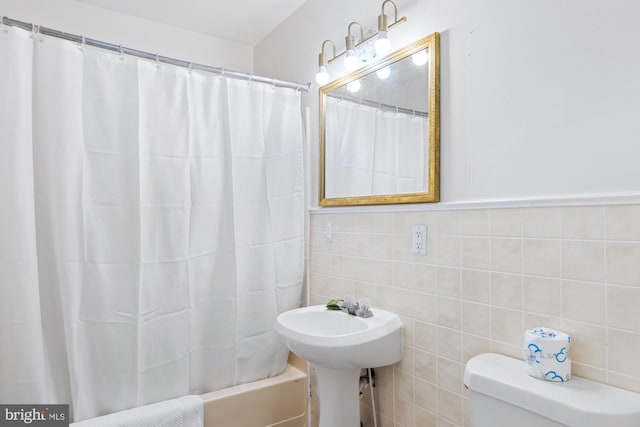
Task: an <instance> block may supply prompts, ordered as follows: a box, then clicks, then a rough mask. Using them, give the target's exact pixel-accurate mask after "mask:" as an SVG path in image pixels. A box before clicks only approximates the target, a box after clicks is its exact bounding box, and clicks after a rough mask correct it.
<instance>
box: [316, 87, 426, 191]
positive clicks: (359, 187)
mask: <svg viewBox="0 0 640 427" xmlns="http://www.w3.org/2000/svg"><path fill="white" fill-rule="evenodd" d="M325 116H326V117H325V123H326V132H325V137H326V141H325V142H326V144H325V147H326V149H325V156H326V158H325V168H326V170H327V172H326V174H325V179H326V180H327V181H326V188H325V191H326V196H327V197H349V196H356V195H358V196H362V195H371V194H375V195H380V194H399V193H417V192H422V191H425V190H426V189H427V188H426V186H427V177H428V176H429V171H428V167H429V162H428V159H427V155H428V151H427V141H428V138H429V121H428V120H427V118H426V117H421V116H414V115H413V114H406V113H401V112H396V111H389V110H383V109H379V108H374V107H369V106H366V105H361V104H359V103H357V102H353V101H349V100H341V99H336V98H333V97H327V108H326V114H325Z"/></svg>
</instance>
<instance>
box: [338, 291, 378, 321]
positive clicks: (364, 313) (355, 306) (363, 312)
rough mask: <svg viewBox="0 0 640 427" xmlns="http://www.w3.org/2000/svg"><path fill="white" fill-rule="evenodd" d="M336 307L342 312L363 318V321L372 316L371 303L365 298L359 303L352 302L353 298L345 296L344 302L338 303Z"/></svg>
mask: <svg viewBox="0 0 640 427" xmlns="http://www.w3.org/2000/svg"><path fill="white" fill-rule="evenodd" d="M338 306H339V307H340V309H341V310H342V311H343V312H345V313H347V314H351V315H353V316H358V317H363V318H365V319H366V318H367V317H371V316H373V313H372V312H371V303H370V302H369V300H368V299H367V298H362V299H361V300H360V301H358V302H354V300H353V297H349V296H347V297H346V298H345V300H344V301H342V302H339V303H338Z"/></svg>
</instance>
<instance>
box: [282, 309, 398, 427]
mask: <svg viewBox="0 0 640 427" xmlns="http://www.w3.org/2000/svg"><path fill="white" fill-rule="evenodd" d="M371 311H372V312H373V316H372V317H369V318H366V319H364V318H361V317H356V316H352V315H349V314H346V313H343V312H341V311H332V310H327V309H326V307H325V306H324V305H316V306H311V307H303V308H297V309H295V310H290V311H287V312H285V313H282V314H281V315H279V316H278V318H277V320H276V325H275V329H276V332H278V334H279V335H280V336H282V337H283V338H284V341H285V343H286V345H287V347H289V349H290V350H291V351H293V352H294V353H295V354H297V355H298V356H300V357H302V358H303V359H305V360H307V361H308V362H311V363H313V364H314V365H315V367H316V373H317V376H318V398H319V400H320V427H360V404H359V377H360V369H362V368H374V367H379V366H386V365H392V364H394V363H397V362H399V361H400V360H401V359H402V322H401V321H400V318H399V317H398V315H397V314H395V313H391V312H389V311H385V310H380V309H376V308H372V309H371Z"/></svg>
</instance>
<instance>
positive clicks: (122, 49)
mask: <svg viewBox="0 0 640 427" xmlns="http://www.w3.org/2000/svg"><path fill="white" fill-rule="evenodd" d="M118 52H120V59H122V60H124V47H123V46H122V45H119V46H118Z"/></svg>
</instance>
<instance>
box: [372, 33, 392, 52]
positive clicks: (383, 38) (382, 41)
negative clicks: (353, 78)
mask: <svg viewBox="0 0 640 427" xmlns="http://www.w3.org/2000/svg"><path fill="white" fill-rule="evenodd" d="M374 46H375V48H376V53H377V54H378V55H384V54H385V53H387V52H389V51H390V50H391V41H390V40H389V37H388V36H387V32H386V31H385V30H382V31H380V32H379V33H378V39H377V40H376V43H375V45H374Z"/></svg>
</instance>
